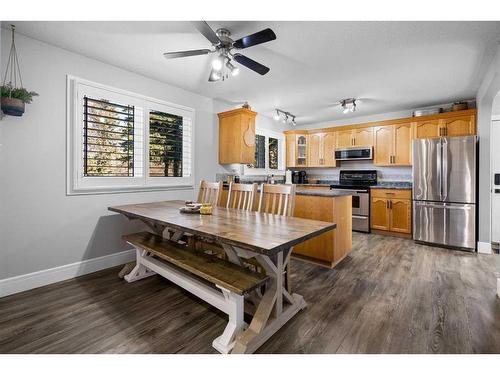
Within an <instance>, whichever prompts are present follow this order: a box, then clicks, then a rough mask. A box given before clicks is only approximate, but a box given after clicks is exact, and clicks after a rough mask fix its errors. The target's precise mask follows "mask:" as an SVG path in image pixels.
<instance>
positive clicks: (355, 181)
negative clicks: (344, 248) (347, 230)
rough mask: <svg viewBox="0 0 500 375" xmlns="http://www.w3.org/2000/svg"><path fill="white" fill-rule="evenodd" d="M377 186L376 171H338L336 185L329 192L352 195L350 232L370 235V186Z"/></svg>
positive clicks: (331, 186)
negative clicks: (336, 191) (344, 192)
mask: <svg viewBox="0 0 500 375" xmlns="http://www.w3.org/2000/svg"><path fill="white" fill-rule="evenodd" d="M376 184H377V171H375V170H365V171H364V170H360V171H344V170H342V171H340V178H339V183H338V184H333V185H330V190H338V191H348V192H350V193H352V230H354V231H358V232H365V233H370V186H372V185H376Z"/></svg>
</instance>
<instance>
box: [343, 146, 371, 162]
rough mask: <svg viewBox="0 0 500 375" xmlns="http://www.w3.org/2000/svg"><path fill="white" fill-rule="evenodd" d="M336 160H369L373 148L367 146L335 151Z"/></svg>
mask: <svg viewBox="0 0 500 375" xmlns="http://www.w3.org/2000/svg"><path fill="white" fill-rule="evenodd" d="M335 159H336V160H371V159H373V148H372V147H367V146H359V147H346V148H337V149H335Z"/></svg>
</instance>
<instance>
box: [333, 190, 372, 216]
mask: <svg viewBox="0 0 500 375" xmlns="http://www.w3.org/2000/svg"><path fill="white" fill-rule="evenodd" d="M332 190H337V191H343V192H348V193H351V194H352V214H353V215H358V216H369V215H370V194H369V193H368V192H367V191H365V190H349V189H332Z"/></svg>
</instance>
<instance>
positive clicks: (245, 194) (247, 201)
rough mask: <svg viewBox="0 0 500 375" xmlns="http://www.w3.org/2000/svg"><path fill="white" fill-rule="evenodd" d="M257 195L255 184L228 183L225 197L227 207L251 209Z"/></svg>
mask: <svg viewBox="0 0 500 375" xmlns="http://www.w3.org/2000/svg"><path fill="white" fill-rule="evenodd" d="M256 197H257V184H237V183H234V182H231V183H230V184H229V195H228V197H227V204H226V207H227V208H235V209H238V210H245V211H253V207H254V202H255V198H256Z"/></svg>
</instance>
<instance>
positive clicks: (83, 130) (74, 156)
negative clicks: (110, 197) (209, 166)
mask: <svg viewBox="0 0 500 375" xmlns="http://www.w3.org/2000/svg"><path fill="white" fill-rule="evenodd" d="M193 118H194V110H192V109H190V108H186V107H181V106H177V105H173V104H169V103H166V102H162V101H159V100H155V99H150V98H147V97H144V96H141V95H138V94H134V93H130V92H125V91H123V90H118V89H114V88H111V87H107V86H103V85H100V84H96V83H93V82H89V81H85V80H81V79H79V78H75V77H70V76H68V179H67V180H68V187H67V192H68V194H91V193H103V192H122V191H139V190H164V189H169V188H183V187H192V186H193V182H194V179H193V176H192V173H191V171H192V169H193V152H192V150H193V149H192V145H193V131H192V121H193ZM145 124H147V125H145Z"/></svg>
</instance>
